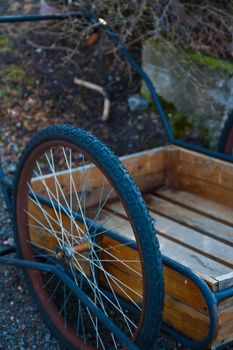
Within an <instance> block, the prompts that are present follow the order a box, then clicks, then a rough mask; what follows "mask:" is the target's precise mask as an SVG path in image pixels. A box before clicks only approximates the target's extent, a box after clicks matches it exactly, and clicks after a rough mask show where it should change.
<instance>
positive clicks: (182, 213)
mask: <svg viewBox="0 0 233 350" xmlns="http://www.w3.org/2000/svg"><path fill="white" fill-rule="evenodd" d="M145 200H146V203H147V206H148V208H149V209H150V210H151V211H153V212H154V213H158V214H161V215H163V216H165V217H167V218H170V219H172V220H173V221H176V222H178V223H181V224H183V225H185V226H187V227H189V228H193V229H195V230H196V231H198V232H200V233H203V234H205V235H208V236H210V237H213V238H217V239H218V240H220V241H222V242H224V243H226V244H229V245H231V246H233V227H231V226H228V225H225V224H223V223H220V222H218V221H216V220H214V219H210V218H208V217H206V216H205V215H203V214H199V213H196V212H195V211H192V210H190V209H186V208H184V207H182V206H181V205H177V204H174V203H172V202H170V201H168V200H165V199H163V198H159V197H156V196H155V195H146V196H145Z"/></svg>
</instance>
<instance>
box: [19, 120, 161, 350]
mask: <svg viewBox="0 0 233 350" xmlns="http://www.w3.org/2000/svg"><path fill="white" fill-rule="evenodd" d="M52 140H61V141H65V142H69V143H72V144H74V145H76V146H77V147H79V148H80V149H83V150H85V152H86V153H88V154H89V155H90V157H92V159H94V160H95V163H96V164H98V165H99V166H100V167H101V168H102V169H104V171H105V172H106V173H107V174H108V177H109V178H110V179H111V182H112V184H113V185H114V188H116V189H117V192H118V194H119V195H120V197H121V198H122V200H123V202H124V205H125V206H126V207H127V212H128V213H129V216H130V217H131V220H132V222H133V225H134V227H135V229H136V231H137V236H138V244H140V248H141V252H142V257H143V266H144V271H145V279H144V283H145V290H146V301H145V313H144V320H143V324H142V326H141V329H140V334H139V336H138V338H137V345H138V346H139V348H140V349H150V348H151V347H152V344H153V343H154V342H155V340H156V338H157V337H158V335H159V330H160V326H161V322H162V313H163V306H164V280H163V267H162V260H161V254H160V250H159V244H158V240H157V237H156V234H155V228H154V223H153V221H152V219H151V217H150V216H149V214H148V211H147V209H146V205H145V202H144V200H143V198H142V196H141V193H140V191H139V189H138V188H137V186H136V184H135V182H134V180H133V179H132V177H131V176H130V175H129V173H128V172H127V170H126V169H125V167H124V166H123V164H122V163H121V162H120V160H119V158H118V157H117V156H115V155H114V153H113V152H112V151H111V150H110V149H109V148H108V147H107V146H106V145H104V144H103V143H102V142H100V141H99V140H97V139H96V138H95V137H93V136H92V135H91V134H89V133H87V132H85V131H84V130H82V129H78V128H74V127H71V126H69V125H60V126H59V125H58V126H52V127H49V128H47V129H45V130H43V131H42V132H40V133H38V134H37V135H36V136H35V137H34V138H33V139H32V141H31V142H30V143H29V144H28V145H27V147H26V148H25V150H24V152H23V154H22V156H21V158H20V160H19V162H18V166H17V170H16V176H15V181H14V186H13V222H14V234H15V243H16V247H17V252H18V255H19V256H20V257H21V258H24V256H23V254H22V249H21V243H20V239H19V237H20V235H21V232H20V231H19V229H18V217H17V205H18V204H17V203H19V202H20V198H22V197H21V196H23V194H22V193H21V188H20V187H19V182H20V180H21V175H22V172H23V169H24V166H25V163H26V162H27V160H28V158H29V157H30V155H31V154H32V152H33V151H34V150H35V149H36V148H37V147H38V146H40V145H41V144H43V143H45V142H48V141H52ZM25 276H26V280H27V283H28V286H29V289H30V291H31V293H32V295H33V297H34V300H35V301H36V303H37V305H38V307H39V309H40V312H41V314H42V316H43V317H44V319H45V321H46V322H47V324H48V326H49V327H50V329H51V331H52V332H53V333H54V334H55V336H56V337H57V338H59V340H60V341H61V342H62V343H63V345H64V346H65V347H66V348H67V349H71V348H72V345H71V344H70V343H69V340H68V339H64V337H63V336H62V335H61V334H59V333H58V330H57V328H56V327H55V325H54V324H53V322H52V321H51V319H50V318H49V317H48V314H47V313H46V310H44V308H43V306H42V305H41V303H40V300H39V298H38V296H37V294H36V292H35V290H34V289H33V287H32V283H31V281H30V278H29V275H28V274H27V272H25Z"/></svg>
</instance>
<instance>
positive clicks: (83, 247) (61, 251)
mask: <svg viewBox="0 0 233 350" xmlns="http://www.w3.org/2000/svg"><path fill="white" fill-rule="evenodd" d="M90 250H91V244H90V243H89V242H84V243H80V244H77V245H75V246H73V247H72V246H71V245H70V244H68V243H66V244H65V245H64V247H57V248H56V256H57V258H58V259H60V260H64V259H65V260H72V259H73V257H74V254H75V253H78V254H82V253H86V252H89V251H90Z"/></svg>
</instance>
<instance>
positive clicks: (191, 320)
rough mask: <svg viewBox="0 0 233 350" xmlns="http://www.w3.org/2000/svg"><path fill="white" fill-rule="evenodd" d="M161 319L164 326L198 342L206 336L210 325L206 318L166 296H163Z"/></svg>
mask: <svg viewBox="0 0 233 350" xmlns="http://www.w3.org/2000/svg"><path fill="white" fill-rule="evenodd" d="M163 319H164V321H165V323H166V324H168V325H170V326H172V327H173V328H175V329H176V330H178V331H179V332H181V333H182V334H183V335H186V336H188V337H189V338H191V339H193V340H199V341H200V340H202V339H204V338H205V337H206V335H207V334H208V330H209V324H210V320H209V317H208V316H205V315H203V314H202V313H200V312H198V311H196V310H194V309H193V308H191V307H190V306H189V305H185V304H183V303H180V302H179V301H177V300H176V299H174V298H171V297H170V296H168V295H165V307H164V315H163Z"/></svg>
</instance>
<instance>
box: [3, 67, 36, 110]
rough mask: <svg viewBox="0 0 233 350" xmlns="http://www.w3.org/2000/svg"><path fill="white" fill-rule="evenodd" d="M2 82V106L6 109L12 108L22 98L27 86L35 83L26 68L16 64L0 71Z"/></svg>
mask: <svg viewBox="0 0 233 350" xmlns="http://www.w3.org/2000/svg"><path fill="white" fill-rule="evenodd" d="M0 80H1V84H0V98H1V106H2V107H4V108H10V107H11V105H12V103H13V102H14V100H16V99H18V98H21V97H22V94H23V91H24V88H25V85H31V84H32V83H33V78H31V76H30V75H29V74H28V73H27V70H26V68H24V67H21V66H18V65H16V64H12V65H10V66H8V67H6V68H5V69H2V70H0Z"/></svg>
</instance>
